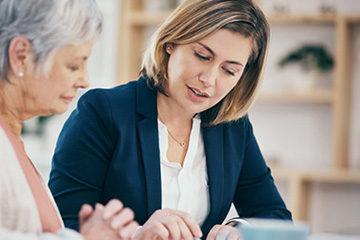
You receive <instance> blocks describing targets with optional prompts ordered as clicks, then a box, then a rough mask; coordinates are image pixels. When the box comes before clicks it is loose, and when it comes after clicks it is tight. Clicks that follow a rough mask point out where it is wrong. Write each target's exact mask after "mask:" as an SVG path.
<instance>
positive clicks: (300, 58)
mask: <svg viewBox="0 0 360 240" xmlns="http://www.w3.org/2000/svg"><path fill="white" fill-rule="evenodd" d="M291 63H299V64H300V65H301V67H302V68H303V70H305V71H309V70H311V69H317V70H319V71H320V72H326V71H329V70H331V69H332V68H333V66H334V60H333V57H332V56H331V55H330V53H329V52H328V51H327V50H326V48H325V47H324V46H323V45H310V44H306V45H303V46H300V47H299V48H297V49H295V50H294V51H292V52H290V53H289V54H287V55H286V56H284V57H283V58H282V59H280V61H279V66H280V67H285V66H286V65H288V64H291Z"/></svg>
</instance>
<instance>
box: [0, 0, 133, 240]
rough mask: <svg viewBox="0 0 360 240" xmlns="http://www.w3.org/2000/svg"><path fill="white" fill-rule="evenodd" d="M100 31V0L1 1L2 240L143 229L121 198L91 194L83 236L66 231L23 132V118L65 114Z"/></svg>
mask: <svg viewBox="0 0 360 240" xmlns="http://www.w3.org/2000/svg"><path fill="white" fill-rule="evenodd" d="M101 29H102V17H101V14H100V12H99V9H98V7H97V5H96V3H95V1H94V0H26V1H24V0H0V164H1V167H0V239H6V240H12V239H14V240H15V239H16V240H37V239H38V240H40V239H41V240H61V239H71V240H95V239H109V240H110V239H130V237H131V235H132V234H133V232H134V231H135V230H136V229H137V226H138V224H137V223H136V222H135V221H134V220H133V218H134V214H133V212H132V211H131V210H130V209H127V208H124V207H123V204H122V203H121V202H120V201H119V200H112V201H110V202H109V203H108V204H106V203H103V204H104V205H105V204H106V206H103V205H101V204H97V205H96V206H95V208H94V209H93V207H92V206H90V205H88V204H84V203H86V202H87V200H85V199H81V200H85V201H84V202H83V203H82V204H81V205H82V208H81V211H80V213H79V219H80V233H77V232H75V231H73V230H71V229H65V228H64V225H63V222H62V219H61V217H60V213H59V211H58V209H57V207H56V205H55V202H54V200H53V198H52V196H51V193H50V191H49V189H48V187H47V185H46V184H45V183H44V182H43V180H42V178H41V176H40V174H39V172H38V171H37V169H36V167H35V166H34V164H33V163H32V162H31V160H30V159H29V157H28V156H27V155H26V152H25V149H24V145H23V142H22V140H21V136H20V133H21V129H22V126H23V123H24V121H25V120H27V119H29V118H32V117H35V116H38V115H49V114H54V113H62V112H65V111H66V110H67V108H68V106H69V104H70V102H71V101H72V100H73V98H74V97H75V95H76V91H77V90H78V89H79V88H85V87H87V86H88V85H89V79H88V73H87V68H86V63H87V59H88V58H89V57H90V54H91V50H92V46H93V42H94V40H95V39H96V38H97V37H98V36H99V34H100V32H101ZM77 191H81V189H78V190H77ZM74 203H75V204H76V200H74ZM69 204H70V205H71V204H72V203H69ZM79 210H80V209H79Z"/></svg>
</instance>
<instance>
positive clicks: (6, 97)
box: [0, 79, 25, 141]
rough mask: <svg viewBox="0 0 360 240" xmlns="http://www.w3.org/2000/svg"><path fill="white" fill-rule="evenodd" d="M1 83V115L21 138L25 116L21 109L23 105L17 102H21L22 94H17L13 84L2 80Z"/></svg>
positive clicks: (12, 130)
mask: <svg viewBox="0 0 360 240" xmlns="http://www.w3.org/2000/svg"><path fill="white" fill-rule="evenodd" d="M0 81H1V83H0V117H1V118H2V119H3V121H5V122H6V124H7V125H8V126H9V128H10V130H11V132H12V133H13V134H14V135H15V136H16V137H18V139H19V140H20V141H21V139H20V134H21V130H22V127H23V125H24V119H25V118H24V117H23V115H25V114H22V112H21V111H19V109H21V106H19V104H17V103H21V102H23V101H22V96H19V94H16V91H14V90H13V87H14V86H13V85H12V84H10V83H6V82H4V81H3V80H1V79H0Z"/></svg>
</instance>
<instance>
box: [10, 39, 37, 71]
mask: <svg viewBox="0 0 360 240" xmlns="http://www.w3.org/2000/svg"><path fill="white" fill-rule="evenodd" d="M8 51H9V52H8V53H9V68H10V69H9V70H10V71H12V74H13V75H15V76H17V77H23V76H24V72H25V70H26V66H27V64H28V63H29V61H32V45H31V42H30V41H29V40H28V39H27V38H24V37H21V36H18V37H15V38H13V39H12V40H11V41H10V45H9V50H8Z"/></svg>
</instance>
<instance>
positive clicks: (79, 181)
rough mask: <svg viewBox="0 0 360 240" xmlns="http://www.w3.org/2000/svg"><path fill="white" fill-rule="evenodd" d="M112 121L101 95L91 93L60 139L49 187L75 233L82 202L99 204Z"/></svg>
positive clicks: (110, 152)
mask: <svg viewBox="0 0 360 240" xmlns="http://www.w3.org/2000/svg"><path fill="white" fill-rule="evenodd" d="M111 119H112V117H111V111H110V107H109V105H108V104H107V102H106V100H105V98H104V96H103V92H101V90H100V91H99V90H92V91H89V92H87V93H86V94H85V95H84V96H83V97H82V98H81V99H80V100H79V103H78V108H77V109H76V110H75V111H74V112H73V113H72V114H71V116H70V117H69V119H68V120H67V121H66V123H65V125H64V127H63V129H62V132H61V134H60V136H59V139H58V142H57V145H56V149H55V154H54V157H53V161H52V170H51V174H50V180H49V187H50V189H51V191H52V194H53V195H54V198H55V201H56V203H57V205H58V207H59V210H60V212H61V215H62V217H63V220H64V223H65V226H67V227H69V228H72V229H75V230H78V212H79V210H80V208H81V206H82V205H83V204H84V203H88V204H90V205H92V206H94V205H95V203H96V202H99V201H100V196H101V193H102V186H103V183H104V181H105V178H106V173H107V169H108V164H109V161H110V159H111V155H112V148H113V142H114V136H113V135H112V134H111V128H112V122H111Z"/></svg>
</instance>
